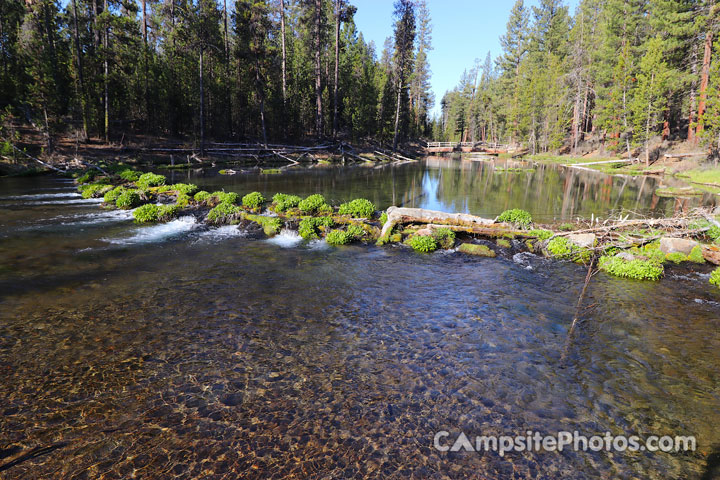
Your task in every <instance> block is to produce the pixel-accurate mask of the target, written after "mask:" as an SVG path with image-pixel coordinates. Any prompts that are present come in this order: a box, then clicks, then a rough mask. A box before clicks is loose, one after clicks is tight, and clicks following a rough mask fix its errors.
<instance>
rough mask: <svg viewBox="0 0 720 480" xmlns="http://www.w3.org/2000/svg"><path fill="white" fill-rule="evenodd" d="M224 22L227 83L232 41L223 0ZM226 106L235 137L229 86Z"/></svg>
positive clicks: (231, 130)
mask: <svg viewBox="0 0 720 480" xmlns="http://www.w3.org/2000/svg"><path fill="white" fill-rule="evenodd" d="M223 22H224V24H225V38H224V40H225V81H229V80H230V40H229V38H230V37H229V32H228V10H227V0H223ZM225 101H226V102H227V103H226V105H225V109H226V112H227V113H226V115H227V125H228V126H227V128H228V131H229V133H230V137H233V136H234V134H233V122H232V91H231V89H230V88H229V86H228V87H227V88H226V90H225Z"/></svg>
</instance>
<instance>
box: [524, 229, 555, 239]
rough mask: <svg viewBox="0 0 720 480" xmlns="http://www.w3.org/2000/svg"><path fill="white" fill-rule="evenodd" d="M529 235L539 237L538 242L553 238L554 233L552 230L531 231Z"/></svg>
mask: <svg viewBox="0 0 720 480" xmlns="http://www.w3.org/2000/svg"><path fill="white" fill-rule="evenodd" d="M528 235H532V236H533V237H537V239H538V240H541V241H545V240H547V239H548V238H550V237H552V236H553V232H551V231H550V230H541V229H535V230H530V231H529V232H528Z"/></svg>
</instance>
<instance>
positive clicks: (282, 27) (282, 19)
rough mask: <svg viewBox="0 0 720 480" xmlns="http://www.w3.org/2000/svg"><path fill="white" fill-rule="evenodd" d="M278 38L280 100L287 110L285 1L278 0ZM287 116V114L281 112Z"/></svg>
mask: <svg viewBox="0 0 720 480" xmlns="http://www.w3.org/2000/svg"><path fill="white" fill-rule="evenodd" d="M280 36H281V39H280V41H281V44H282V99H283V110H285V109H286V108H287V70H286V69H287V66H286V64H287V53H286V51H285V0H280ZM283 113H285V114H287V112H283Z"/></svg>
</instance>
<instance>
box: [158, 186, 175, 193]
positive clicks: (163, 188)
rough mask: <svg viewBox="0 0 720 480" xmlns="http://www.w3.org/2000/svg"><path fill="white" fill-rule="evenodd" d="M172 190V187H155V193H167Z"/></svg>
mask: <svg viewBox="0 0 720 480" xmlns="http://www.w3.org/2000/svg"><path fill="white" fill-rule="evenodd" d="M170 190H172V187H171V186H170V185H160V186H159V187H155V193H165V192H169V191H170Z"/></svg>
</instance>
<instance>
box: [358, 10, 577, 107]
mask: <svg viewBox="0 0 720 480" xmlns="http://www.w3.org/2000/svg"><path fill="white" fill-rule="evenodd" d="M426 1H427V5H428V9H429V10H430V18H431V19H432V25H433V31H432V44H433V47H434V49H433V51H431V52H430V54H429V56H428V60H429V62H430V68H431V69H432V87H433V91H434V92H435V110H434V112H439V103H440V99H441V98H442V96H443V94H444V93H445V92H446V91H447V90H450V89H452V88H453V87H454V86H455V85H456V84H457V83H458V81H459V80H460V76H461V75H462V72H463V70H465V69H469V68H471V67H472V65H473V63H474V62H475V59H476V58H478V59H480V61H481V62H482V61H484V60H485V56H486V55H487V53H488V51H490V53H491V55H492V56H493V58H495V57H496V56H498V55H499V54H500V52H501V48H500V36H501V35H503V34H504V33H505V26H506V24H507V20H508V17H509V16H510V10H511V9H512V6H513V4H514V3H515V2H514V0H494V1H485V0H426ZM393 3H394V2H393V0H355V1H354V2H353V4H354V5H356V6H357V13H356V14H355V23H356V24H357V26H358V29H359V30H360V31H361V32H362V33H363V36H364V37H365V41H368V42H369V41H370V40H373V41H374V42H375V46H376V48H377V54H378V57H379V56H380V54H381V53H382V46H383V43H384V42H385V38H386V37H388V36H391V35H392V31H393V25H392V23H393V20H392V12H393ZM537 4H538V2H537V0H535V1H533V0H526V5H537ZM565 4H566V5H569V6H570V13H571V14H572V13H574V11H575V8H576V6H577V4H578V0H566V1H565Z"/></svg>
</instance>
